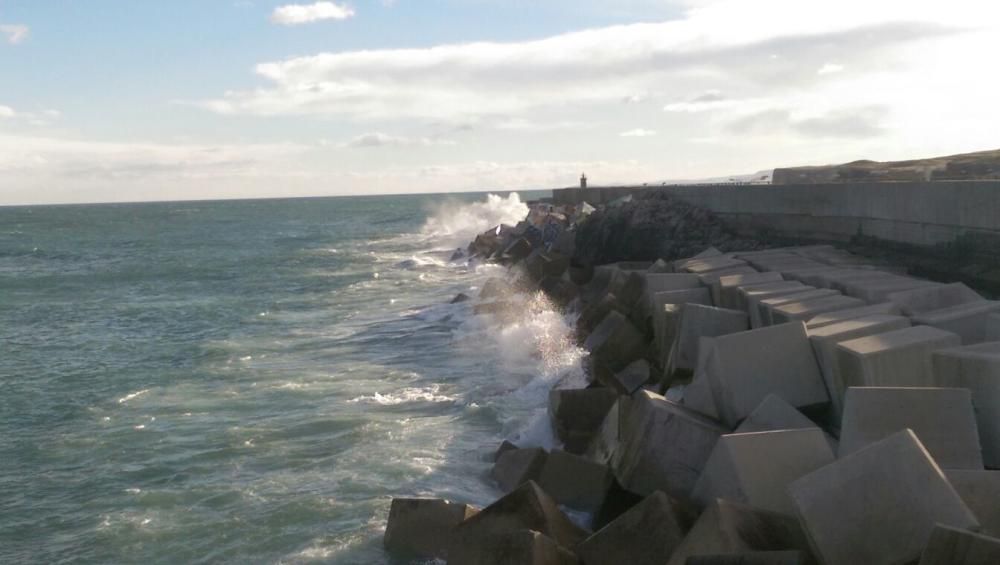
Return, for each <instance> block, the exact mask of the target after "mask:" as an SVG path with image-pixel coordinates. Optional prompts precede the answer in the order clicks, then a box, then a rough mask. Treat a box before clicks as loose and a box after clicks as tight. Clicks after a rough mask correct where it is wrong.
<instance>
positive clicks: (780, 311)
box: [771, 295, 865, 324]
mask: <svg viewBox="0 0 1000 565" xmlns="http://www.w3.org/2000/svg"><path fill="white" fill-rule="evenodd" d="M864 305H865V303H864V301H862V300H860V299H858V298H851V297H850V296H839V295H838V296H828V297H826V298H817V299H814V300H802V301H799V302H788V303H785V304H781V305H778V306H775V307H774V308H772V309H771V320H772V321H773V322H774V323H775V324H787V323H788V322H794V321H803V322H804V321H806V320H808V319H810V318H812V317H814V316H817V315H819V314H824V313H826V312H835V311H837V310H846V309H848V308H857V307H859V306H864Z"/></svg>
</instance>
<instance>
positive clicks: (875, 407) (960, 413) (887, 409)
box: [839, 387, 983, 469]
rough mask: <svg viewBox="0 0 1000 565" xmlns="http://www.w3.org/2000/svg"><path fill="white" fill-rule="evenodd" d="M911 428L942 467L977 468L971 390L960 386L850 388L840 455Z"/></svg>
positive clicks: (979, 452) (978, 453) (979, 457)
mask: <svg viewBox="0 0 1000 565" xmlns="http://www.w3.org/2000/svg"><path fill="white" fill-rule="evenodd" d="M907 428H909V429H911V430H913V432H914V433H915V434H917V437H918V438H919V439H920V443H922V444H923V445H924V447H926V448H927V451H929V452H930V454H931V456H932V457H933V458H934V461H936V462H937V464H938V465H939V466H940V467H942V468H944V469H982V468H983V456H982V449H981V448H980V446H979V432H977V431H976V418H975V415H974V414H973V411H972V395H971V394H970V393H969V391H968V390H967V389H964V388H876V387H871V388H849V389H847V394H846V395H845V396H844V418H843V425H842V427H841V432H840V453H839V456H840V457H844V456H846V455H850V454H851V453H854V452H855V451H858V450H860V449H863V448H865V447H867V446H869V445H871V444H873V443H876V442H878V441H881V440H883V439H885V438H887V437H889V436H891V435H893V434H895V433H898V432H899V431H901V430H904V429H907Z"/></svg>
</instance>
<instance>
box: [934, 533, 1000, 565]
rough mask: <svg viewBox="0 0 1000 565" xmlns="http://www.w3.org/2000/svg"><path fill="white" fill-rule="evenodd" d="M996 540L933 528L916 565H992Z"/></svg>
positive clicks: (997, 553)
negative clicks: (918, 564)
mask: <svg viewBox="0 0 1000 565" xmlns="http://www.w3.org/2000/svg"><path fill="white" fill-rule="evenodd" d="M997 563H1000V539H997V538H993V537H989V536H984V535H981V534H976V533H972V532H969V531H966V530H960V529H958V528H949V527H948V526H942V525H937V526H935V527H934V530H933V531H931V537H930V540H929V541H928V542H927V547H926V548H924V552H923V554H922V555H921V556H920V565H996V564H997Z"/></svg>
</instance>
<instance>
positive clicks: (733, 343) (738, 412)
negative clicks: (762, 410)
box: [699, 322, 829, 428]
mask: <svg viewBox="0 0 1000 565" xmlns="http://www.w3.org/2000/svg"><path fill="white" fill-rule="evenodd" d="M710 349H711V350H710V351H709V352H708V353H707V357H706V361H705V363H704V370H703V371H702V370H701V369H699V371H700V372H703V373H704V375H705V376H707V379H708V381H707V382H708V384H709V385H710V386H711V390H712V397H713V399H714V401H715V406H716V408H717V409H718V412H719V416H720V418H721V420H722V421H723V422H724V423H725V424H727V425H728V426H730V427H731V428H732V427H735V426H736V425H737V424H738V423H739V422H740V421H741V420H742V419H743V418H746V417H747V416H749V415H750V413H751V412H753V411H754V409H755V408H757V406H759V405H760V403H761V401H762V400H764V398H766V397H767V396H768V395H769V394H776V395H778V396H780V397H782V398H783V399H784V400H785V401H787V402H788V403H789V404H791V405H792V406H795V407H796V408H805V407H809V406H815V405H820V404H825V403H826V402H828V401H829V396H828V395H827V392H826V385H825V384H824V382H823V376H822V374H821V373H820V370H819V365H818V364H817V363H816V357H815V355H814V354H813V351H812V346H811V345H810V344H809V338H808V337H807V336H806V331H805V324H802V323H801V322H799V323H791V324H782V325H780V326H773V327H769V328H763V329H758V330H750V331H746V332H739V333H735V334H729V335H724V336H719V337H716V338H714V341H713V344H712V346H711V348H710Z"/></svg>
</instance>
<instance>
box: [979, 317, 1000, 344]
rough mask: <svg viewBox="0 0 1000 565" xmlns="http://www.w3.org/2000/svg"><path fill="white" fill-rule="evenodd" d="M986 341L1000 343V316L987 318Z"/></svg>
mask: <svg viewBox="0 0 1000 565" xmlns="http://www.w3.org/2000/svg"><path fill="white" fill-rule="evenodd" d="M983 340H984V341H988V342H993V341H1000V314H990V315H989V316H987V318H986V336H985V337H984V338H983Z"/></svg>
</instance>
